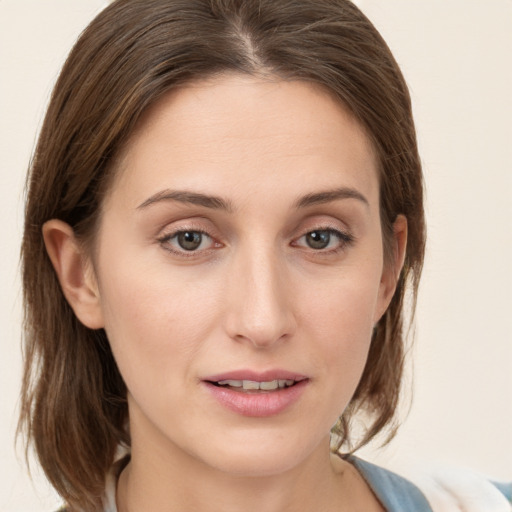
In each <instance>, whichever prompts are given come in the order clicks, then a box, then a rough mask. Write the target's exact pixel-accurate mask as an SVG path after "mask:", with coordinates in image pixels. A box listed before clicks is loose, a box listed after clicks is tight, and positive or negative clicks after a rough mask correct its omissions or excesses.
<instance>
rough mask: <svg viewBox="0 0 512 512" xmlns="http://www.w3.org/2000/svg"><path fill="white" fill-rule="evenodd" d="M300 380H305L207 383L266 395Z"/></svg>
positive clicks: (228, 380) (241, 391)
mask: <svg viewBox="0 0 512 512" xmlns="http://www.w3.org/2000/svg"><path fill="white" fill-rule="evenodd" d="M302 380H305V379H300V380H295V379H274V380H266V381H257V380H234V379H225V380H219V381H207V382H209V383H210V384H213V385H214V386H217V387H220V388H227V389H231V390H233V391H238V392H240V393H261V392H264V393H265V392H266V393H268V392H272V391H278V390H280V389H286V388H290V387H292V386H295V385H296V384H297V383H298V382H301V381H302Z"/></svg>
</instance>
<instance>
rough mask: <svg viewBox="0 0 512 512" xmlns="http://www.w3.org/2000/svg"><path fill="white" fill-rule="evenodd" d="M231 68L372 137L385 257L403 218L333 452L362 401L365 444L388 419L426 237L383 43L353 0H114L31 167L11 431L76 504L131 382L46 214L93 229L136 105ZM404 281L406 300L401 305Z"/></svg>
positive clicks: (396, 72) (96, 482)
mask: <svg viewBox="0 0 512 512" xmlns="http://www.w3.org/2000/svg"><path fill="white" fill-rule="evenodd" d="M225 72H238V73H245V74H249V75H260V74H262V73H263V74H265V75H271V76H274V77H277V78H280V79H283V80H288V79H293V80H303V81H308V82H312V83H316V84H319V85H321V86H322V87H324V88H326V89H327V90H329V91H330V92H331V93H332V94H333V95H334V96H335V97H336V98H338V99H339V101H340V102H342V103H343V104H344V105H345V106H346V107H348V109H349V110H350V111H351V113H352V114H353V115H354V116H355V118H356V119H358V120H359V122H360V123H361V125H362V126H363V127H364V129H365V130H366V133H367V134H368V136H369V138H370V140H371V142H372V143H373V146H374V149H375V152H376V155H377V157H378V165H379V181H380V214H381V222H382V232H383V239H384V249H385V251H384V252H385V257H386V254H387V257H389V246H390V244H389V242H390V240H391V239H392V231H393V222H394V220H395V219H396V216H397V215H398V214H403V215H405V216H406V218H407V221H408V241H407V254H406V257H405V265H404V267H403V270H402V272H401V275H400V277H399V281H398V286H397V289H396V293H395V294H394V297H393V299H392V301H391V304H390V306H389V308H388V310H387V312H386V313H385V315H384V316H383V317H382V319H381V320H380V321H379V323H378V324H377V325H376V327H375V330H374V333H373V338H372V343H371V348H370V353H369V357H368V362H367V364H366V368H365V370H364V373H363V376H362V379H361V381H360V383H359V386H358V388H357V390H356V392H355V395H354V397H353V398H352V400H351V402H350V404H349V406H348V408H347V409H346V410H345V412H344V414H343V415H342V417H341V418H340V420H339V422H338V423H337V425H336V426H335V427H334V429H333V432H334V434H336V436H337V438H338V439H339V444H338V446H337V448H340V447H341V446H342V445H345V446H347V447H348V449H350V446H351V445H350V441H351V439H350V422H351V419H353V418H354V416H355V414H356V413H357V412H359V411H365V412H366V413H367V415H368V416H367V417H368V418H370V420H369V423H368V425H367V430H366V435H365V436H364V439H363V440H362V442H361V444H364V443H366V442H368V441H369V440H370V439H372V438H373V437H374V436H375V435H376V434H377V433H379V432H380V431H382V430H383V429H384V428H385V427H390V426H391V427H392V426H393V418H394V416H395V412H396V409H397V403H398V398H399V391H400V382H401V379H402V367H403V357H404V334H403V331H404V325H406V324H407V322H405V323H404V320H408V319H407V318H406V317H405V315H410V316H411V319H412V315H413V312H414V305H415V298H416V293H417V286H418V279H419V276H420V272H421V267H422V262H423V254H424V238H425V233H424V214H423V197H422V195H423V184H422V173H421V166H420V160H419V157H418V151H417V144H416V136H415V129H414V124H413V119H412V113H411V103H410V97H409V93H408V90H407V86H406V84H405V81H404V79H403V77H402V74H401V72H400V69H399V67H398V65H397V63H396V62H395V60H394V58H393V56H392V55H391V52H390V50H389V49H388V47H387V45H386V43H385V42H384V40H383V39H382V37H381V36H380V34H379V33H378V32H377V30H376V29H375V28H374V26H373V25H372V24H371V23H370V21H369V20H368V19H367V18H366V17H365V16H364V15H363V14H362V13H361V11H360V10H359V9H358V8H357V7H356V6H354V5H353V4H352V3H351V2H350V1H348V0H117V1H114V2H113V3H112V4H111V5H110V6H109V7H107V8H106V9H105V10H104V11H103V12H101V13H100V14H99V15H98V16H97V17H96V19H94V20H93V21H92V23H91V24H90V25H89V26H88V27H87V29H86V30H85V31H84V32H83V34H82V35H81V36H80V38H79V40H78V41H77V43H76V44H75V46H74V48H73V50H72V51H71V53H70V55H69V57H68V59H67V62H66V64H65V65H64V67H63V69H62V72H61V74H60V77H59V79H58V81H57V84H56V86H55V89H54V91H53V95H52V97H51V101H50V104H49V106H48V110H47V113H46V117H45V120H44V124H43V126H42V130H41V133H40V136H39V140H38V143H37V147H36V150H35V153H34V156H33V160H32V163H31V168H30V171H29V178H28V192H27V202H26V218H25V231H24V238H23V247H22V268H23V291H24V300H25V337H24V352H25V374H24V380H23V389H22V402H21V418H20V430H21V431H25V432H26V434H27V436H28V440H29V444H30V442H31V443H32V444H33V445H34V447H35V450H36V453H37V456H38V458H39V461H40V463H41V465H42V467H43V468H44V471H45V472H46V475H47V476H48V478H49V480H50V482H51V483H52V484H53V486H54V487H55V489H56V490H57V491H58V492H59V493H60V494H61V496H62V497H63V498H64V499H65V500H66V501H67V502H68V503H69V505H70V507H71V508H72V509H75V508H76V509H80V508H84V509H87V510H96V509H99V508H100V496H101V495H102V493H103V490H104V481H105V475H106V473H107V472H108V470H109V468H110V467H111V465H112V462H113V459H114V456H115V452H116V449H117V447H118V446H119V445H120V444H124V445H126V446H129V444H130V438H129V433H128V432H127V429H126V421H127V415H128V410H127V403H126V387H125V384H124V382H123V379H122V377H121V375H120V373H119V371H118V368H117V365H116V362H115V360H114V358H113V356H112V353H111V351H110V347H109V343H108V340H107V337H106V335H105V332H104V331H103V330H102V329H99V330H91V329H88V328H86V327H85V326H84V325H82V324H81V323H80V322H79V321H78V319H77V318H76V317H75V315H74V314H73V311H72V309H71V308H70V306H69V305H68V303H67V302H66V300H65V298H64V296H63V294H62V292H61V289H60V286H59V283H58V281H57V277H56V274H55V272H54V270H53V268H52V266H51V263H50V260H49V258H48V256H47V254H46V250H45V247H44V243H43V237H42V234H41V229H42V225H43V223H44V222H46V221H47V220H49V219H53V218H57V219H61V220H63V221H65V222H67V223H68V224H69V225H71V226H72V227H73V229H74V231H75V234H76V235H77V237H78V238H79V239H81V240H82V241H84V243H87V242H88V241H90V240H93V239H94V233H95V229H96V227H97V223H98V215H99V211H100V206H101V204H102V198H103V197H104V196H105V194H106V193H107V192H108V186H109V183H110V182H111V179H112V173H113V168H114V162H115V158H116V155H117V154H118V153H119V151H120V150H121V148H122V146H123V144H125V142H126V141H127V139H128V137H129V135H130V133H131V131H132V130H133V128H134V126H135V124H136V123H137V121H138V119H140V117H141V115H142V114H143V113H144V112H145V111H146V109H147V108H148V107H149V106H150V105H152V104H154V103H155V102H156V101H157V100H158V99H159V98H161V97H162V96H163V95H164V94H166V93H167V92H168V91H169V90H171V89H173V88H175V87H178V86H180V85H183V84H187V83H189V82H192V81H194V80H198V79H203V78H206V77H210V76H213V75H216V74H221V73H225ZM406 289H409V290H410V297H412V301H411V302H410V304H409V303H408V307H407V308H406V309H407V310H406V311H405V310H404V309H405V308H404V294H405V293H406ZM387 430H388V433H389V432H392V431H393V429H392V428H391V429H390V428H388V429H387Z"/></svg>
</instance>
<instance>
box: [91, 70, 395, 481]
mask: <svg viewBox="0 0 512 512" xmlns="http://www.w3.org/2000/svg"><path fill="white" fill-rule="evenodd" d="M93 267H94V273H95V282H96V283H97V293H98V318H99V323H101V325H104V327H105V329H106V332H107V335H108V338H109V340H110V343H111V346H112V350H113V353H114V356H115V358H116V360H117V363H118V365H119V369H120V371H121V374H122V376H123V378H124V379H125V382H126V385H127V387H128V390H129V396H128V399H129V412H130V429H131V435H132V440H133V444H134V449H136V447H137V446H141V445H144V446H145V447H146V449H147V450H149V451H151V449H152V450H153V451H154V452H155V453H156V452H158V453H160V454H162V453H172V454H174V455H173V456H176V454H177V453H179V454H180V456H183V457H191V458H194V459H195V460H196V461H199V462H200V463H201V464H205V465H206V466H209V467H213V468H217V469H221V470H223V471H229V472H234V473H237V474H253V475H254V474H272V473H276V472H280V471H285V470H287V469H289V468H292V467H294V466H296V465H298V464H300V463H301V461H304V460H306V459H307V458H308V457H310V456H312V454H314V453H315V452H316V450H318V449H319V447H320V446H321V447H322V449H325V446H326V444H327V443H328V439H329V431H330V428H331V427H332V425H333V424H334V423H335V421H336V419H337V417H338V416H339V415H340V414H341V413H342V411H343V410H344V408H345V407H346V406H347V404H348V403H349V401H350V399H351V397H352V395H353V393H354V390H355V388H356V386H357V384H358V381H359V379H360V376H361V373H362V371H363V368H364V365H365V361H366V357H367V353H368V349H369V344H370V338H371V334H372V329H373V327H374V324H375V323H376V322H377V321H378V319H379V318H380V316H381V315H382V313H383V312H384V310H385V308H386V306H387V304H388V301H389V300H390V297H391V294H392V292H393V283H392V281H393V280H392V279H391V278H390V276H389V274H390V272H388V271H387V270H386V268H385V267H384V265H383V249H382V237H381V226H380V218H379V187H378V177H377V169H376V161H375V157H374V153H373V152H372V148H371V146H370V143H369V141H368V139H367V137H366V136H365V134H364V132H363V130H362V129H361V127H360V126H359V125H358V123H357V122H356V121H355V120H354V119H353V118H352V117H351V116H350V115H349V113H348V112H347V111H346V110H345V109H344V108H343V106H342V105H340V104H339V103H338V102H337V101H335V100H334V99H333V98H331V97H330V96H329V94H327V93H326V92H325V91H323V90H321V89H320V88H318V87H316V86H313V85H308V84H305V83H302V82H282V81H268V80H258V79H255V78H249V77H240V76H225V77H223V78H216V79H215V80H210V81H204V82H200V83H196V84H193V85H190V86H187V87H185V88H183V89H180V90H178V91H174V92H172V93H171V94H169V95H168V96H167V97H165V98H164V99H163V100H161V101H160V102H159V103H158V104H157V105H156V106H155V107H153V109H152V110H151V111H150V112H148V114H147V115H146V117H145V118H144V119H143V120H142V122H141V123H140V125H139V126H138V128H137V130H136V132H135V134H134V135H133V137H132V138H131V140H130V142H129V144H128V146H127V148H126V151H125V152H124V154H123V155H122V158H121V159H120V162H119V168H118V170H117V176H116V178H115V181H114V184H113V186H112V190H111V192H110V194H109V195H108V196H107V198H106V200H105V204H104V205H103V211H102V219H101V225H100V229H99V232H98V238H97V244H96V252H95V257H94V259H93ZM391 273H392V272H391ZM390 283H391V284H390ZM148 447H151V448H148Z"/></svg>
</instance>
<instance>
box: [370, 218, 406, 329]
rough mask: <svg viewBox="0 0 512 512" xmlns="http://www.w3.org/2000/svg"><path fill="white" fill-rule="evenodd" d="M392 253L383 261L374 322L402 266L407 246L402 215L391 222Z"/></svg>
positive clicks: (379, 315)
mask: <svg viewBox="0 0 512 512" xmlns="http://www.w3.org/2000/svg"><path fill="white" fill-rule="evenodd" d="M391 243H392V246H391V249H392V254H391V258H390V259H389V261H385V262H384V267H383V270H382V277H381V281H380V288H379V297H378V304H377V308H376V318H375V319H374V321H375V322H374V323H375V324H376V323H377V322H378V321H379V320H380V318H381V317H382V315H383V314H384V313H385V312H386V309H387V308H388V306H389V303H390V302H391V299H392V298H393V294H394V293H395V290H396V285H397V283H398V279H399V277H400V272H401V271H402V267H403V266H404V261H405V252H406V248H407V219H406V217H405V216H404V215H398V216H397V218H396V220H395V222H394V224H393V240H392V241H391Z"/></svg>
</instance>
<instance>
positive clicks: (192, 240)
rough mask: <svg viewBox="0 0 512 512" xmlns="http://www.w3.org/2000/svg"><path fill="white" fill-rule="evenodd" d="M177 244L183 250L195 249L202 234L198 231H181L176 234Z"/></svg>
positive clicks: (198, 245) (200, 240)
mask: <svg viewBox="0 0 512 512" xmlns="http://www.w3.org/2000/svg"><path fill="white" fill-rule="evenodd" d="M176 241H177V242H178V245H179V246H180V247H181V248H182V249H183V250H185V251H195V250H196V249H198V248H199V247H200V246H201V243H202V241H203V234H202V233H199V232H198V231H182V232H181V233H178V234H177V235H176Z"/></svg>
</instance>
